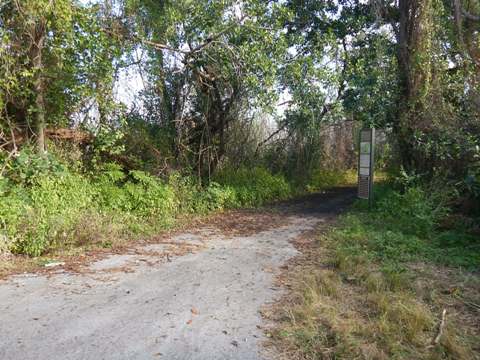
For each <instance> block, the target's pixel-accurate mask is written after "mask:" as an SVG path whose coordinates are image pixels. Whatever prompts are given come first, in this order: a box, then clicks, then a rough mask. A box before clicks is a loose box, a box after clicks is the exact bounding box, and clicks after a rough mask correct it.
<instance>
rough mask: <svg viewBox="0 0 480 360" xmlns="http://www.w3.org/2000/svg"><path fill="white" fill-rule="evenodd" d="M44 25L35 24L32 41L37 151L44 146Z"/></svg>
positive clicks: (43, 148)
mask: <svg viewBox="0 0 480 360" xmlns="http://www.w3.org/2000/svg"><path fill="white" fill-rule="evenodd" d="M44 29H45V26H44V24H39V25H37V26H35V29H34V36H33V38H34V39H35V40H34V43H33V44H32V53H31V57H32V64H33V70H34V74H35V81H34V90H35V107H36V109H35V132H36V135H37V149H38V152H39V153H44V152H45V151H46V148H45V87H44V81H43V71H44V69H43V60H42V51H43V45H44V42H45V30H44Z"/></svg>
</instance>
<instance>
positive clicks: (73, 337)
mask: <svg viewBox="0 0 480 360" xmlns="http://www.w3.org/2000/svg"><path fill="white" fill-rule="evenodd" d="M352 197H353V193H352V190H351V189H338V190H334V191H332V192H329V193H326V194H317V195H314V196H309V197H305V198H303V199H299V200H297V201H295V202H289V203H284V204H282V205H280V206H279V207H277V208H275V209H272V211H269V210H265V211H263V212H262V213H258V214H257V213H255V212H250V213H245V214H242V212H237V213H231V214H230V216H228V215H224V216H225V218H224V221H222V217H220V218H219V219H220V221H219V222H218V224H217V225H214V226H212V225H210V226H209V227H206V226H205V227H202V228H200V229H198V228H197V229H195V230H194V231H192V232H184V233H181V234H177V235H175V236H172V237H171V238H169V239H167V240H168V241H165V239H164V238H163V239H162V241H160V240H159V242H158V243H156V244H149V245H145V246H142V247H140V248H136V249H134V250H132V251H129V252H127V253H125V254H121V255H111V256H109V257H108V258H105V259H103V260H100V261H97V262H95V263H92V264H90V265H88V266H86V268H85V269H84V270H85V271H82V272H80V273H69V272H67V271H64V270H62V269H61V268H59V269H58V270H57V271H56V272H55V273H53V274H50V275H48V276H47V275H35V274H29V275H22V276H13V277H11V278H10V279H8V280H6V281H2V282H0V314H1V315H0V316H1V322H0V359H3V360H8V359H22V360H27V359H36V360H43V359H49V360H54V359H62V360H67V359H95V360H97V359H197V360H200V359H201V360H207V359H208V360H212V359H238V360H254V359H275V355H274V354H268V353H266V352H265V351H264V350H262V346H261V342H262V341H263V340H264V336H265V335H264V331H263V330H262V328H263V326H265V324H264V323H263V322H262V317H261V314H260V311H261V308H262V306H264V305H266V304H268V303H269V302H271V301H273V300H274V299H276V298H278V297H279V296H280V295H281V292H282V289H280V288H277V287H275V285H274V280H275V275H276V274H278V273H279V271H280V267H281V266H282V264H284V263H285V261H286V260H288V259H289V258H291V257H292V256H295V255H296V250H295V248H294V247H293V245H292V244H291V241H292V240H294V239H295V238H297V237H299V236H300V235H302V233H304V232H305V231H309V230H312V229H314V228H315V227H316V226H317V225H318V224H320V223H321V222H328V221H329V220H330V219H331V218H332V217H334V216H336V214H338V212H339V211H341V210H342V209H343V208H344V207H345V206H346V205H347V204H348V203H349V202H350V201H351V199H352ZM232 214H233V215H232ZM268 216H270V217H271V219H272V221H271V226H263V228H262V227H261V228H260V229H257V230H255V227H249V226H248V224H251V223H255V221H256V220H258V218H259V217H263V220H265V218H266V217H267V220H268ZM236 222H238V223H241V224H243V226H244V227H245V229H244V230H242V226H235V224H236ZM265 222H268V221H264V223H265ZM227 225H230V227H229V226H227ZM264 225H265V224H264ZM227 229H228V231H227ZM172 244H173V245H172ZM172 246H178V247H183V248H187V249H189V251H191V253H189V254H186V255H183V256H173V257H168V258H165V257H163V256H162V257H161V256H159V254H161V253H162V252H163V251H165V249H166V248H167V247H169V248H171V247H172Z"/></svg>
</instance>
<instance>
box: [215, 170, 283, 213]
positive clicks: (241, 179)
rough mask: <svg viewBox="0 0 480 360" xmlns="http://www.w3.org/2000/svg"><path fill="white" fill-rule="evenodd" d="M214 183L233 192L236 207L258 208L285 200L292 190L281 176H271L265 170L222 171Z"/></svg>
mask: <svg viewBox="0 0 480 360" xmlns="http://www.w3.org/2000/svg"><path fill="white" fill-rule="evenodd" d="M215 181H216V182H218V183H219V184H221V185H223V186H227V185H228V186H229V187H230V188H231V190H232V191H234V192H235V198H236V201H234V202H235V203H236V204H237V205H240V206H258V205H261V204H264V203H266V202H268V201H273V200H275V199H285V198H287V197H289V196H290V195H291V194H292V188H291V186H290V185H289V184H288V182H287V181H286V180H285V178H284V177H283V176H282V175H273V174H271V173H270V172H269V171H268V170H266V169H265V168H260V167H254V168H251V169H247V168H245V167H242V168H240V169H229V168H227V169H223V170H222V171H221V172H219V173H218V174H217V175H216V177H215Z"/></svg>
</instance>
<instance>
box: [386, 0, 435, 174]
mask: <svg viewBox="0 0 480 360" xmlns="http://www.w3.org/2000/svg"><path fill="white" fill-rule="evenodd" d="M432 6H433V2H432V0H400V1H399V6H398V9H399V23H398V32H397V54H396V55H397V61H398V81H399V85H400V98H399V105H398V113H397V119H396V122H395V123H394V127H393V128H394V131H395V133H396V135H397V139H398V146H399V154H400V157H401V161H402V165H403V166H404V167H405V169H407V170H420V171H423V170H426V169H424V167H425V161H424V160H425V159H423V156H422V153H421V151H420V152H419V149H416V145H415V133H416V132H417V131H420V132H422V131H424V130H425V129H427V128H428V127H429V126H430V122H431V119H430V116H428V115H427V114H426V102H427V97H428V95H429V93H430V87H431V84H432V79H431V73H432V62H431V55H430V52H431V45H432V44H431V41H432V37H433V36H434V34H433V32H434V31H433V29H432V26H431V24H432V20H433V19H432Z"/></svg>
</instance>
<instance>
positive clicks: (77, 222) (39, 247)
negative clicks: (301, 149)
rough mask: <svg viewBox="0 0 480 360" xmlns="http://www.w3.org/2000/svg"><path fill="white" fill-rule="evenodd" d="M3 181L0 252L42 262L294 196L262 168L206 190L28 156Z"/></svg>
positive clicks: (175, 177)
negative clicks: (185, 219) (64, 250)
mask: <svg viewBox="0 0 480 360" xmlns="http://www.w3.org/2000/svg"><path fill="white" fill-rule="evenodd" d="M8 165H9V167H8V173H7V177H6V178H5V177H2V178H0V195H1V196H2V202H0V251H1V252H4V251H11V252H15V253H21V254H27V255H30V256H38V255H41V254H43V253H45V252H47V251H49V250H50V249H52V248H55V247H65V246H86V245H88V244H97V243H98V244H101V245H102V246H104V245H105V246H107V245H108V244H111V242H112V241H113V240H109V239H108V236H111V237H112V238H115V241H116V239H117V238H119V239H125V238H126V237H128V236H129V235H133V234H138V233H147V232H151V231H156V230H158V229H159V228H161V227H164V226H166V225H168V224H170V223H171V222H172V221H173V220H174V218H175V216H177V215H178V214H180V213H201V214H205V213H208V212H210V211H215V210H223V209H226V208H233V207H240V206H256V205H261V204H263V203H265V202H267V201H273V200H275V199H281V198H286V197H288V196H289V195H290V193H291V188H290V186H289V185H288V183H287V182H286V181H285V179H284V178H283V177H282V176H280V175H272V174H271V173H269V172H268V171H267V170H265V169H263V168H253V169H246V168H242V169H239V170H232V169H229V170H224V171H223V172H221V173H220V174H219V175H218V180H217V182H214V181H212V182H210V183H209V184H208V185H207V186H204V187H202V186H200V185H199V184H198V182H197V181H196V180H195V178H193V177H189V176H185V175H181V174H179V173H173V174H171V176H170V178H169V179H168V181H167V182H164V181H162V180H161V179H159V178H157V177H154V176H152V175H150V174H148V173H146V172H143V171H139V170H131V171H125V170H124V168H123V167H122V166H120V165H118V164H116V163H112V162H111V163H97V164H96V166H95V172H94V173H92V174H83V173H80V172H79V171H80V170H79V169H81V167H78V166H75V169H76V170H75V171H73V170H69V168H68V167H67V166H66V165H64V164H63V163H62V162H60V161H59V160H57V158H56V157H55V156H52V155H48V156H46V157H42V156H38V155H36V154H34V153H32V152H31V151H30V150H26V151H25V152H22V153H21V154H20V156H18V158H16V159H15V160H13V161H12V163H11V164H8Z"/></svg>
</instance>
